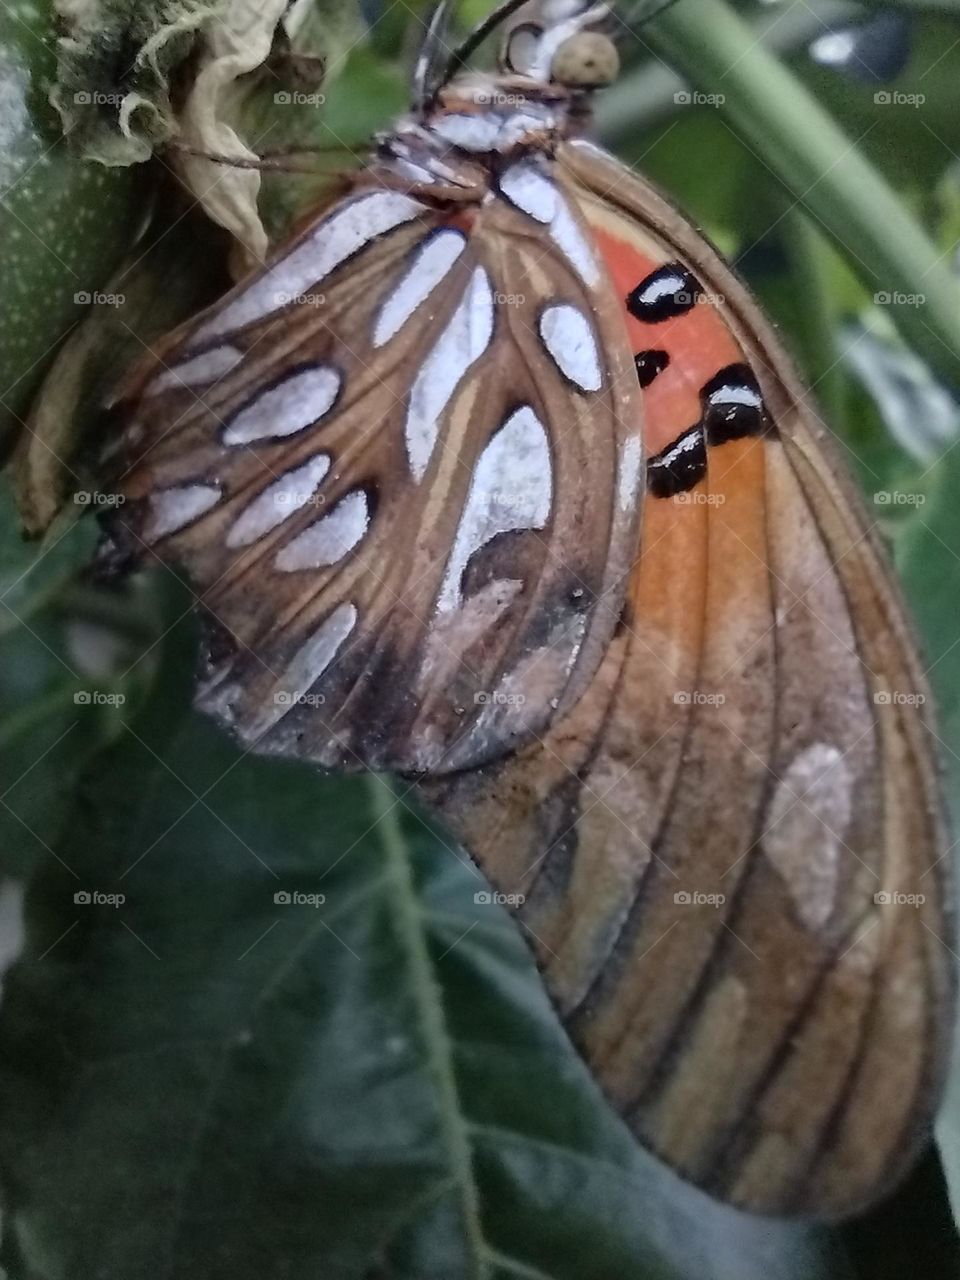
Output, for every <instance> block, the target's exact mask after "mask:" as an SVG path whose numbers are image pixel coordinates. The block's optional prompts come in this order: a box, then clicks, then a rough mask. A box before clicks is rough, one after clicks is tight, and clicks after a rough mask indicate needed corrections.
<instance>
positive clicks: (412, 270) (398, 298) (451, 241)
mask: <svg viewBox="0 0 960 1280" xmlns="http://www.w3.org/2000/svg"><path fill="white" fill-rule="evenodd" d="M466 243H467V240H466V237H465V236H464V234H463V232H461V231H455V230H453V229H450V228H445V229H444V230H443V231H438V232H437V233H436V234H435V235H432V236H430V238H429V239H428V240H427V242H426V243H425V244H423V245H421V246H420V248H419V249H418V250H417V252H416V253H415V254H414V257H413V261H412V262H411V264H410V267H409V269H408V270H407V272H406V273H405V274H404V277H403V279H402V280H401V281H400V283H399V284H398V285H397V287H396V288H395V289H394V291H393V292H392V293H391V294H390V296H389V298H387V300H386V302H385V303H384V304H383V306H382V307H381V309H380V314H379V315H378V316H377V322H376V324H375V325H374V329H373V345H374V346H375V347H382V346H383V345H384V344H385V343H387V342H389V341H390V339H391V338H392V337H393V336H394V334H396V333H398V332H399V331H400V329H401V328H402V327H403V326H404V325H405V324H406V322H407V321H408V320H409V319H410V317H411V316H412V315H413V313H414V312H415V311H416V309H417V307H419V306H420V303H421V302H423V301H424V299H425V298H426V297H428V295H429V294H431V293H432V292H433V290H434V289H435V288H436V287H437V285H438V284H439V283H440V281H441V280H442V279H443V278H444V276H445V275H446V274H447V272H448V271H449V270H450V268H451V267H452V266H453V264H454V263H455V262H456V260H457V258H459V257H460V254H461V253H463V250H464V248H465V246H466Z"/></svg>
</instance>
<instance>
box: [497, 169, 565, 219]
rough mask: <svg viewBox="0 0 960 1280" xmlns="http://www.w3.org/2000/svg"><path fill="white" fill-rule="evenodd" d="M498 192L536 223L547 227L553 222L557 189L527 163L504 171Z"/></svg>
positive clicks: (557, 198)
mask: <svg viewBox="0 0 960 1280" xmlns="http://www.w3.org/2000/svg"><path fill="white" fill-rule="evenodd" d="M500 190H501V191H502V192H503V194H504V195H505V196H506V197H507V199H508V200H509V201H510V203H511V204H515V205H516V206H517V208H518V209H522V210H523V212H524V213H526V214H529V216H530V217H531V218H535V219H536V221H537V222H542V223H543V224H544V225H545V226H548V225H549V224H550V223H551V222H552V221H553V217H554V214H555V213H556V211H557V201H558V200H559V193H558V191H557V188H556V187H555V186H554V184H553V183H552V182H551V181H550V179H549V178H545V177H544V175H543V174H542V173H540V171H539V170H538V169H536V168H535V167H534V166H533V165H532V164H530V163H529V161H525V160H523V161H520V162H519V163H518V164H512V165H511V166H510V168H509V169H506V170H504V172H503V175H502V176H501V178H500Z"/></svg>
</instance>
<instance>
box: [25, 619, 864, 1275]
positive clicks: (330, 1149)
mask: <svg viewBox="0 0 960 1280" xmlns="http://www.w3.org/2000/svg"><path fill="white" fill-rule="evenodd" d="M179 603H180V602H179V601H178V607H179ZM168 643H169V644H170V646H172V649H173V651H172V652H170V653H168V655H167V660H166V662H165V669H166V672H167V677H166V679H165V681H164V682H163V684H162V685H158V686H157V689H156V692H155V694H154V695H153V697H152V699H151V701H150V702H149V703H148V704H147V705H146V706H145V707H144V708H143V711H142V713H141V714H140V715H139V716H138V717H137V718H136V719H135V720H133V721H132V722H131V723H130V724H129V726H128V728H127V729H126V730H125V731H124V733H123V736H122V738H121V739H120V741H118V742H117V743H116V745H115V746H113V747H111V748H110V749H108V750H107V751H106V752H104V753H102V754H100V756H99V757H98V759H97V761H96V763H95V766H94V767H93V768H91V769H90V770H89V771H88V774H87V777H86V779H85V781H84V784H83V787H82V790H81V793H80V796H79V797H78V800H77V802H76V804H75V806H74V808H73V810H72V812H71V815H70V821H69V823H68V824H66V825H65V826H64V828H63V833H62V835H61V837H60V839H59V840H58V841H57V844H56V853H57V859H53V858H51V859H50V860H49V861H48V863H47V864H46V865H45V867H44V868H43V871H42V874H40V875H39V876H38V877H37V878H36V880H35V882H34V884H33V886H32V889H31V893H30V899H29V912H28V926H29V927H28V943H27V948H26V950H25V952H24V954H23V956H22V958H21V959H20V960H19V961H18V962H17V964H16V965H15V966H14V968H13V969H12V970H11V971H10V972H9V973H8V975H7V978H6V980H5V988H6V990H5V999H4V1003H3V1006H2V1009H0V1060H2V1061H3V1063H5V1064H6V1065H5V1067H4V1069H3V1075H4V1079H3V1089H2V1091H0V1094H2V1097H3V1098H4V1099H5V1101H4V1102H3V1104H2V1114H0V1120H2V1123H0V1143H2V1148H0V1154H2V1165H3V1168H4V1170H5V1171H6V1175H7V1177H6V1190H7V1197H8V1218H7V1224H8V1225H7V1235H6V1245H5V1254H4V1261H5V1263H6V1265H7V1266H8V1268H10V1269H11V1271H12V1272H13V1273H14V1274H16V1275H17V1276H18V1277H21V1278H22V1280H48V1278H51V1277H54V1276H57V1277H59V1276H80V1275H93V1274H96V1275H97V1276H98V1277H100V1280H112V1278H113V1277H116V1278H117V1280H138V1277H141V1276H142V1277H148V1276H149V1277H150V1278H151V1280H154V1277H157V1276H160V1277H163V1280H174V1278H177V1277H183V1280H187V1278H188V1277H189V1278H191V1280H192V1278H193V1277H196V1276H200V1275H202V1276H204V1277H207V1278H209V1280H219V1277H224V1278H225V1277H228V1276H229V1277H230V1278H231V1280H243V1277H246V1276H250V1277H258V1278H259V1277H262V1276H264V1275H283V1276H285V1277H288V1278H290V1280H294V1278H299V1277H303V1280H308V1278H309V1280H312V1278H313V1277H315V1276H317V1275H322V1276H323V1277H324V1280H327V1278H330V1280H347V1278H348V1277H349V1278H351V1280H352V1278H354V1277H355V1278H356V1280H361V1278H362V1277H367V1276H370V1275H378V1276H384V1277H390V1278H391V1280H408V1278H409V1280H434V1278H435V1280H459V1278H460V1277H463V1278H464V1280H467V1278H471V1277H477V1278H478V1280H479V1278H480V1277H484V1278H486V1280H495V1278H499V1277H541V1278H548V1280H607V1278H608V1277H611V1276H626V1275H629V1276H631V1277H636V1280H647V1278H650V1280H654V1278H656V1280H660V1278H666V1277H670V1276H683V1277H690V1280H701V1277H702V1276H703V1275H704V1274H705V1273H706V1271H707V1269H708V1268H711V1272H710V1273H711V1274H712V1275H716V1276H717V1277H722V1278H723V1280H760V1277H764V1278H765V1280H768V1278H770V1277H773V1280H801V1278H802V1280H826V1278H827V1277H829V1278H831V1280H833V1278H834V1277H846V1276H848V1275H850V1272H849V1271H848V1270H847V1268H846V1266H845V1265H844V1264H843V1262H842V1256H841V1255H840V1253H839V1249H838V1244H837V1242H836V1241H835V1240H832V1239H831V1237H830V1234H829V1233H827V1232H823V1231H818V1230H815V1229H811V1228H804V1227H793V1226H788V1225H786V1224H776V1223H767V1222H760V1221H757V1222H754V1221H752V1220H751V1219H749V1218H746V1217H745V1216H744V1215H741V1214H737V1213H735V1212H733V1211H732V1210H727V1209H724V1208H722V1207H721V1206H719V1205H716V1204H713V1203H712V1202H710V1201H709V1200H708V1199H707V1198H706V1197H704V1196H702V1195H701V1194H700V1193H698V1192H696V1191H694V1190H693V1189H691V1188H687V1187H684V1186H682V1185H681V1184H679V1182H678V1181H677V1180H676V1179H675V1178H674V1177H673V1176H672V1175H670V1174H668V1173H667V1172H666V1171H664V1170H662V1169H661V1168H660V1167H659V1166H658V1165H657V1164H656V1162H654V1161H653V1160H652V1159H651V1158H650V1157H648V1156H645V1155H644V1154H643V1153H642V1152H641V1151H639V1149H638V1148H637V1147H636V1146H635V1144H634V1143H633V1141H632V1139H631V1138H630V1137H629V1136H628V1135H627V1134H626V1132H625V1130H624V1129H623V1127H622V1125H621V1124H620V1122H619V1120H617V1118H616V1117H615V1116H614V1115H613V1113H612V1112H611V1111H610V1110H609V1108H608V1107H607V1106H606V1104H605V1103H604V1102H603V1101H602V1099H601V1098H599V1096H598V1094H597V1090H596V1087H595V1086H594V1084H593V1083H592V1081H591V1080H590V1078H589V1076H588V1075H587V1073H586V1071H585V1069H584V1068H583V1067H582V1066H581V1065H580V1063H579V1062H578V1060H577V1059H576V1058H575V1057H574V1055H573V1053H572V1051H571V1049H570V1047H569V1045H568V1044H567V1042H566V1039H565V1037H564V1035H563V1033H562V1031H561V1030H560V1028H559V1025H558V1024H557V1022H556V1019H555V1018H554V1016H553V1014H552V1012H551V1011H550V1009H549V1006H548V1004H547V1001H546V998H545V996H544V994H543V991H542V989H541V987H540V984H539V981H538V979H537V977H536V974H535V972H534V968H533V964H532V960H531V957H530V953H529V951H528V949H527V948H526V946H525V945H524V943H523V941H522V939H521V938H520V936H519V934H518V932H517V930H516V928H515V927H514V925H513V924H512V922H511V921H510V920H509V919H508V918H507V916H506V915H505V914H504V913H503V912H502V911H501V910H500V909H499V908H498V907H496V906H495V905H491V904H489V903H488V902H484V901H477V900H476V899H475V894H476V893H477V892H478V891H479V889H481V888H482V884H483V882H482V880H481V879H480V878H479V874H478V872H477V871H476V870H475V868H473V867H472V866H471V865H470V864H469V863H468V862H467V861H466V860H465V859H464V858H463V856H462V855H461V854H459V853H458V852H457V851H455V850H452V849H450V848H448V847H446V846H445V844H444V843H443V842H442V841H441V839H440V838H438V836H437V835H436V834H435V833H431V832H430V831H429V830H428V829H427V828H425V827H424V826H423V825H422V824H421V823H420V822H419V821H418V820H417V819H416V818H415V817H413V816H412V815H411V813H410V812H409V802H410V800H409V796H408V795H406V794H405V788H404V787H403V786H399V787H398V788H397V789H396V790H394V791H391V790H390V789H388V786H387V784H386V783H384V782H382V781H379V780H375V779H362V778H360V779H352V780H347V781H344V780H336V779H327V778H322V777H319V776H317V775H316V774H315V773H314V772H313V771H312V770H310V769H308V768H306V767H302V766H294V765H290V764H287V763H275V762H269V761H265V760H255V759H254V758H252V757H249V756H244V755H242V754H240V753H239V752H238V751H237V749H236V748H234V747H233V746H231V745H230V743H229V742H228V741H227V740H226V739H225V737H224V736H223V735H222V734H220V733H218V732H217V731H216V730H215V729H214V728H213V727H212V725H210V724H209V723H208V722H206V721H204V720H202V719H199V718H198V717H196V716H193V715H186V714H185V713H184V707H185V703H186V700H187V697H188V689H189V685H190V683H191V669H192V654H193V649H194V645H195V635H194V632H193V630H192V628H191V629H187V628H185V627H183V626H181V627H180V628H179V629H178V630H177V631H175V632H174V633H173V639H172V640H171V641H169V642H168ZM77 893H88V894H90V895H102V900H101V901H99V902H96V901H94V902H83V901H77V900H76V899H75V895H76V894H77ZM118 894H122V895H124V897H123V901H122V902H119V903H118V904H117V905H114V904H115V903H117V899H116V898H115V897H111V896H110V895H118ZM278 894H280V895H284V894H286V895H289V897H290V898H291V899H293V900H292V901H282V900H278V899H277V896H276V895H278ZM319 894H322V895H324V901H323V902H322V904H321V905H310V902H311V899H310V898H309V896H308V895H319ZM297 895H304V897H303V898H302V899H301V900H299V901H298V900H297Z"/></svg>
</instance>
